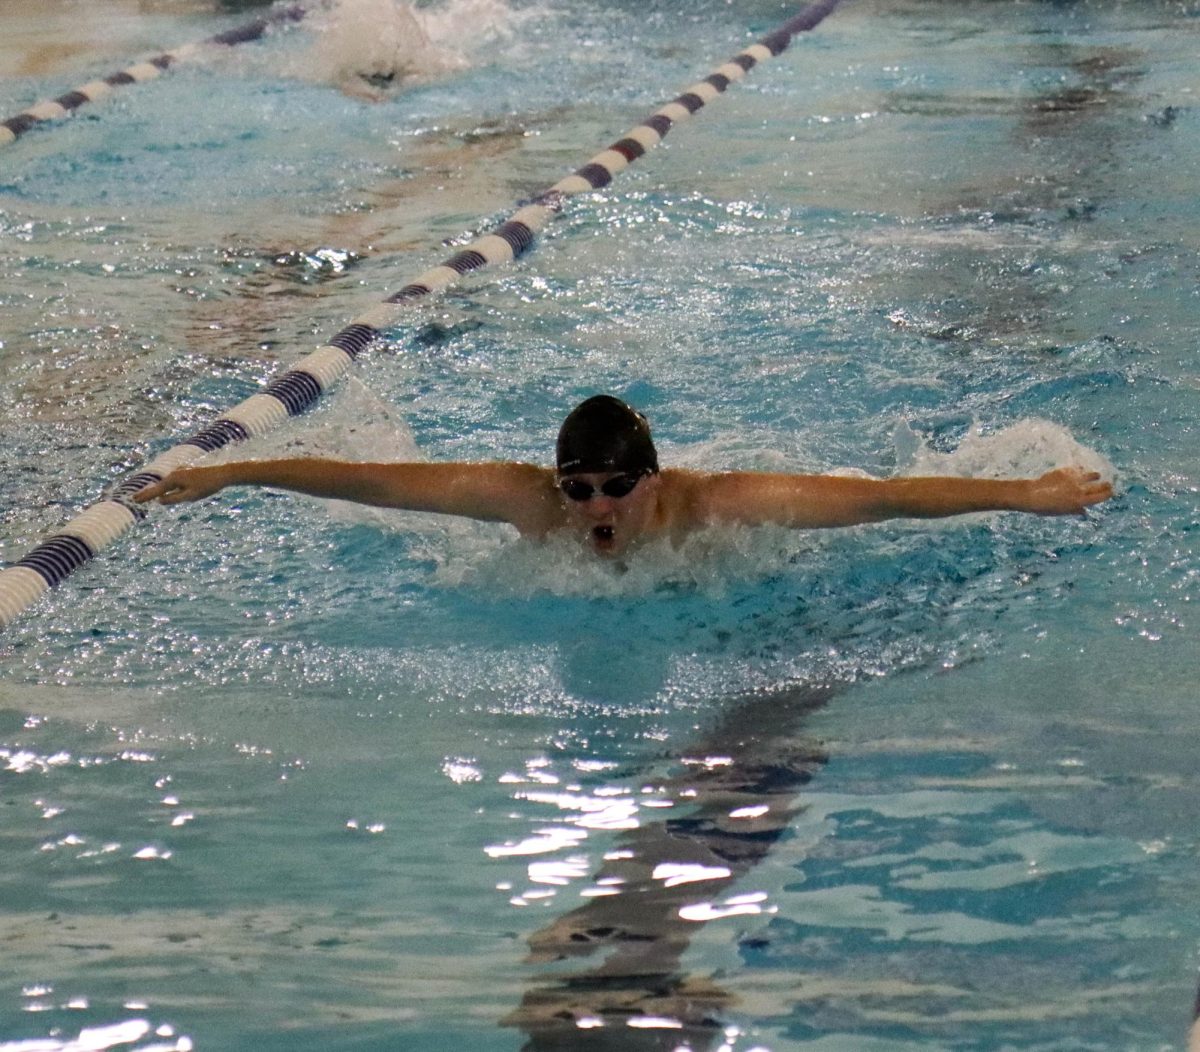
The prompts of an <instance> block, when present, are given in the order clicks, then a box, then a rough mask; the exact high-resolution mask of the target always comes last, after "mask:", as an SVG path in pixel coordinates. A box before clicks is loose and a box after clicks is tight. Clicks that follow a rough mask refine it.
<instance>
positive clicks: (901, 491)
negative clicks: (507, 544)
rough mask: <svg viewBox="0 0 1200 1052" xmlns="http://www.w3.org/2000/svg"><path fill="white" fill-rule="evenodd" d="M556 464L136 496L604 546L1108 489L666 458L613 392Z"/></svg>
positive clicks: (1090, 482) (1079, 483) (446, 468)
mask: <svg viewBox="0 0 1200 1052" xmlns="http://www.w3.org/2000/svg"><path fill="white" fill-rule="evenodd" d="M556 454H557V455H556V467H555V468H553V469H551V468H547V467H541V466H538V465H534V464H518V463H504V462H491V463H443V464H436V463H432V464H431V463H394V464H361V463H355V462H347V461H339V460H327V459H321V458H310V457H301V458H294V459H288V460H261V461H257V460H247V461H236V462H231V463H227V464H215V465H212V466H210V467H190V468H179V469H177V470H175V471H173V472H171V473H170V474H169V475H168V476H167V477H166V478H164V479H163V480H162V481H161V482H155V483H153V484H151V485H149V486H147V487H146V488H144V489H143V490H141V491H140V492H139V493H138V494H137V495H136V496H135V498H134V499H135V500H137V501H139V502H145V501H149V500H154V499H158V500H160V501H161V502H162V503H163V504H179V503H181V502H183V501H193V500H200V499H202V498H204V497H208V496H210V495H212V494H214V493H216V492H217V491H218V490H222V489H224V488H225V487H227V486H270V487H274V488H278V489H286V490H293V491H295V492H298V493H306V494H309V495H310V496H314V497H324V498H328V499H334V500H348V501H355V502H357V503H359V504H369V505H372V506H374V507H381V508H402V509H405V510H407V511H427V512H439V513H441V514H444V515H460V516H465V517H467V518H471V519H482V520H488V521H494V522H507V523H511V524H512V525H513V526H515V527H516V528H517V530H518V531H519V532H520V534H521V535H522V536H524V537H530V538H533V539H544V538H546V537H549V536H550V535H552V534H561V533H564V532H565V533H567V534H570V535H574V536H576V537H578V538H579V540H580V541H581V542H582V544H583V546H584V547H585V548H587V549H589V550H591V551H592V552H595V553H596V554H597V555H600V556H606V557H611V556H618V555H622V554H624V553H625V552H627V551H629V550H630V549H631V548H633V547H635V546H636V545H637V544H638V543H639V542H641V541H644V540H648V539H653V538H659V537H666V538H669V539H670V540H671V541H672V542H673V543H677V542H679V541H681V540H682V539H683V538H684V537H686V536H687V535H688V534H689V533H692V532H694V531H696V530H699V529H703V528H704V527H706V526H710V525H717V524H721V523H740V524H743V525H747V526H757V525H763V524H767V523H774V524H777V525H780V526H789V527H795V528H797V529H816V528H821V527H831V526H855V525H858V524H860V523H868V522H879V521H881V520H884V519H892V518H917V519H933V518H944V517H947V516H951V515H963V514H966V513H968V512H978V511H1023V512H1030V513H1032V514H1035V515H1079V514H1082V513H1083V511H1084V509H1085V508H1087V507H1088V506H1089V505H1091V504H1097V503H1099V502H1100V501H1103V500H1107V499H1108V498H1109V497H1111V496H1112V485H1111V484H1110V483H1108V482H1106V481H1104V480H1102V479H1101V477H1100V475H1099V474H1098V473H1097V472H1093V471H1085V470H1084V469H1083V468H1079V467H1065V468H1057V469H1056V470H1054V471H1048V472H1046V474H1044V475H1042V476H1040V477H1039V478H1034V479H981V478H949V477H946V478H943V477H927V478H890V479H871V478H847V477H843V476H838V475H795V474H774V473H766V472H750V471H728V472H706V471H689V470H683V469H679V468H662V469H660V468H659V465H658V454H657V452H656V450H655V448H654V442H653V440H652V439H651V437H650V426H649V424H648V423H647V422H646V418H645V417H644V416H642V415H641V414H640V413H639V412H637V411H636V410H635V409H633V408H632V407H631V406H628V405H626V404H625V403H624V402H622V401H621V400H620V399H617V398H613V397H612V396H610V395H596V396H595V397H593V398H589V399H587V401H585V402H582V403H581V404H580V405H578V406H576V408H575V409H573V410H572V411H571V413H570V415H569V416H568V417H567V418H566V420H565V421H564V422H563V425H562V428H561V430H560V431H559V433H558V443H557V450H556Z"/></svg>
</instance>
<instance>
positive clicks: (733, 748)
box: [501, 684, 838, 1052]
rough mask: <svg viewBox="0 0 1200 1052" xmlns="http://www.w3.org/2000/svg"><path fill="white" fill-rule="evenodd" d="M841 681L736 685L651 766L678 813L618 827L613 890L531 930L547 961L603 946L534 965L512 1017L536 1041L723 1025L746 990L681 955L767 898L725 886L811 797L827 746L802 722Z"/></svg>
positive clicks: (614, 1040) (570, 1042)
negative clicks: (710, 924)
mask: <svg viewBox="0 0 1200 1052" xmlns="http://www.w3.org/2000/svg"><path fill="white" fill-rule="evenodd" d="M837 689H838V688H837V687H835V686H827V685H814V684H799V685H792V686H787V687H782V688H779V689H776V690H771V691H763V692H756V693H753V694H749V695H745V696H742V697H738V698H734V699H732V702H731V704H730V705H728V706H727V709H726V711H725V713H724V715H723V716H722V717H721V719H720V720H719V722H718V723H717V724H716V725H715V726H714V727H713V728H712V729H711V730H710V731H709V732H708V733H707V734H705V735H704V736H703V737H701V738H699V739H698V740H697V741H695V742H694V743H693V744H692V746H691V747H690V748H689V749H688V750H687V752H686V753H683V754H681V755H680V756H678V757H677V759H676V760H675V765H676V767H675V769H674V770H673V771H672V772H671V773H669V774H668V776H667V777H665V778H664V779H662V780H659V779H657V778H656V779H653V782H654V785H655V789H656V795H657V796H659V797H662V798H665V799H669V800H670V801H671V802H672V804H673V805H674V806H672V808H671V812H672V813H675V812H681V815H680V817H672V818H669V819H667V820H665V821H661V822H651V823H645V824H641V825H639V826H638V827H637V828H635V829H632V830H629V831H628V832H626V833H623V834H621V835H620V836H619V837H618V838H617V840H616V843H615V844H614V848H613V850H611V851H609V852H608V853H607V855H606V862H605V865H604V866H603V868H602V869H601V870H600V871H599V872H597V873H596V874H594V882H595V883H596V885H597V886H598V887H600V888H604V889H605V890H606V891H609V892H611V893H608V894H603V895H600V896H599V897H595V898H591V899H588V900H587V901H586V903H585V904H584V905H582V906H580V907H578V908H577V909H574V910H572V911H570V912H569V913H565V914H563V915H561V916H559V917H557V918H556V919H555V920H553V921H552V922H551V923H549V924H547V925H546V926H544V927H543V928H541V929H539V930H538V931H536V932H534V933H533V934H532V935H531V936H530V937H529V940H528V944H529V954H528V956H527V958H526V961H527V963H529V964H533V965H536V966H539V967H541V968H542V969H543V974H544V973H545V972H552V971H553V970H554V969H555V968H556V967H562V966H564V965H565V966H567V967H570V964H569V962H575V961H578V960H580V959H581V958H599V960H596V961H595V963H593V964H592V965H591V966H590V967H588V968H586V969H581V970H579V969H576V970H571V971H568V972H567V973H566V974H558V975H545V977H544V978H535V981H534V982H533V984H532V985H531V986H530V987H529V989H528V990H527V992H526V993H525V995H524V997H523V998H522V1000H521V1004H520V1005H519V1006H518V1007H517V1008H516V1009H515V1010H514V1011H513V1012H511V1013H510V1014H509V1015H508V1016H506V1017H505V1018H504V1019H503V1020H501V1026H504V1027H512V1028H517V1029H520V1030H522V1031H524V1032H525V1034H526V1035H527V1037H528V1041H527V1042H526V1044H525V1045H524V1046H523V1048H524V1050H525V1052H565V1050H568V1049H571V1050H575V1049H585V1050H589V1052H590V1050H595V1052H602V1050H606V1049H612V1050H614V1052H615V1050H617V1049H620V1050H622V1052H658V1050H664V1052H665V1050H673V1049H678V1048H680V1047H681V1046H683V1047H687V1048H690V1049H692V1050H693V1052H701V1050H703V1049H708V1048H712V1047H714V1046H715V1045H716V1044H717V1043H719V1042H721V1041H723V1040H724V1039H725V1034H724V1027H725V1025H726V1024H725V1023H724V1022H723V1021H722V1016H723V1014H724V1013H725V1012H726V1011H727V1010H728V1009H729V1008H730V1007H731V1006H732V1005H733V1004H734V1002H735V998H734V997H733V995H731V994H730V993H729V992H727V991H725V990H723V989H722V988H721V987H720V986H719V985H718V984H717V983H715V982H713V981H712V980H711V979H709V978H707V977H704V976H698V975H689V974H687V973H686V971H685V970H683V968H682V967H681V959H682V956H683V953H684V951H685V950H686V949H687V948H688V946H689V944H690V943H691V941H692V938H693V936H694V935H695V933H696V932H697V931H698V929H699V926H700V925H701V924H703V923H704V922H705V921H707V920H710V919H715V918H718V917H722V916H730V915H734V914H736V913H757V912H760V910H759V908H758V907H757V906H756V905H755V901H757V900H758V899H760V898H763V897H765V896H755V895H747V896H734V898H733V899H732V900H727V901H726V902H725V903H724V904H723V905H722V906H717V905H714V899H715V898H717V897H719V896H720V895H721V893H722V890H723V889H727V888H728V887H729V886H730V885H731V884H732V882H734V881H736V880H738V879H739V878H741V877H744V876H745V875H747V874H748V873H749V872H750V871H751V870H753V869H754V867H755V866H757V865H758V864H759V863H760V862H762V861H763V860H764V859H765V858H766V856H767V854H768V853H769V852H770V850H771V848H772V846H773V845H774V844H775V843H776V842H777V841H778V840H779V839H780V837H781V836H782V835H783V834H784V832H785V831H786V830H787V829H788V827H789V825H790V824H791V821H792V819H793V818H794V816H795V815H796V814H798V813H799V812H800V811H801V810H803V805H802V804H801V803H800V802H799V801H798V796H799V793H800V790H801V789H802V788H803V787H804V786H805V785H806V784H807V783H808V782H809V781H810V780H811V779H812V777H813V776H814V774H816V772H817V771H819V770H820V769H821V767H822V766H823V765H824V764H825V762H826V760H827V755H826V753H825V751H824V750H823V749H822V747H821V745H820V743H819V742H818V741H817V740H815V739H814V738H812V737H811V736H809V735H807V734H805V733H804V724H805V721H806V720H807V719H808V717H810V716H811V714H812V713H814V712H816V711H817V710H819V709H821V708H823V707H824V706H825V704H826V703H827V702H828V700H829V699H830V697H832V696H833V694H834V693H835V692H836V691H837ZM741 899H745V900H746V901H745V902H741V901H740V900H741Z"/></svg>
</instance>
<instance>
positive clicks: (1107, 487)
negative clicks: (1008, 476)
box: [1018, 467, 1113, 515]
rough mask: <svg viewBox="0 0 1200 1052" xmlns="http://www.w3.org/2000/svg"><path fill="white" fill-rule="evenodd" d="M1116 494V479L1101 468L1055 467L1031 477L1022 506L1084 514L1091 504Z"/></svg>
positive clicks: (1038, 510)
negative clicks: (1106, 477)
mask: <svg viewBox="0 0 1200 1052" xmlns="http://www.w3.org/2000/svg"><path fill="white" fill-rule="evenodd" d="M1112 495H1113V488H1112V483H1111V482H1106V481H1105V480H1104V479H1102V478H1101V477H1100V473H1099V472H1098V471H1086V470H1084V469H1083V468H1079V467H1070V468H1055V469H1054V470H1053V471H1047V472H1046V474H1044V475H1042V476H1041V477H1040V478H1036V479H1029V480H1028V482H1027V483H1026V494H1025V497H1024V499H1023V500H1022V501H1021V503H1020V506H1019V509H1018V510H1020V511H1028V512H1032V513H1033V514H1035V515H1082V514H1083V512H1084V509H1085V508H1087V507H1088V506H1089V505H1091V504H1099V503H1100V502H1101V501H1104V500H1108V498H1109V497H1111V496H1112Z"/></svg>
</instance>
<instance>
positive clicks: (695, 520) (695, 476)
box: [659, 468, 717, 532]
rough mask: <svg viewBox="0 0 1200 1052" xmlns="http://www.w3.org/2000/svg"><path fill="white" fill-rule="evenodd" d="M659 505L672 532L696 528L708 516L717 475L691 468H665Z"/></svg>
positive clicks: (665, 522)
mask: <svg viewBox="0 0 1200 1052" xmlns="http://www.w3.org/2000/svg"><path fill="white" fill-rule="evenodd" d="M659 475H660V478H661V480H662V481H661V484H660V490H659V506H660V509H661V515H662V521H663V525H664V526H666V527H667V528H668V529H670V530H671V531H673V532H677V531H687V530H692V529H697V528H698V527H700V526H703V525H704V524H705V522H706V521H707V518H708V499H707V498H708V493H709V489H710V487H711V485H712V480H713V479H714V478H716V477H717V476H716V475H715V473H713V472H711V471H694V470H692V469H691V468H663V469H662V471H661V472H659Z"/></svg>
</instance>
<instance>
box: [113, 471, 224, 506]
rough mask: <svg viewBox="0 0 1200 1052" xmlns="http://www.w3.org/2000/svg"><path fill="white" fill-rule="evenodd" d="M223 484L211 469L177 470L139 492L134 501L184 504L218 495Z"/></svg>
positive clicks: (139, 502)
mask: <svg viewBox="0 0 1200 1052" xmlns="http://www.w3.org/2000/svg"><path fill="white" fill-rule="evenodd" d="M222 484H223V483H222V481H221V479H220V477H219V474H218V473H217V472H215V471H213V470H212V469H211V468H177V469H176V470H175V471H172V472H171V473H170V474H169V475H168V476H167V477H166V478H164V479H162V480H161V481H159V482H152V483H150V485H149V486H146V487H145V488H144V489H141V490H138V492H137V493H135V494H134V496H133V499H134V500H135V501H136V502H137V503H138V504H145V503H146V502H147V501H151V500H158V502H159V503H160V504H183V503H185V502H187V501H193V500H201V499H202V498H204V497H207V496H210V495H211V494H213V493H216V492H217V490H219V489H220V488H221V486H222Z"/></svg>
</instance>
